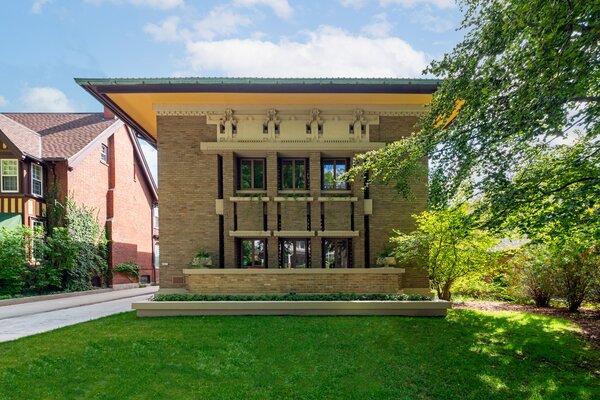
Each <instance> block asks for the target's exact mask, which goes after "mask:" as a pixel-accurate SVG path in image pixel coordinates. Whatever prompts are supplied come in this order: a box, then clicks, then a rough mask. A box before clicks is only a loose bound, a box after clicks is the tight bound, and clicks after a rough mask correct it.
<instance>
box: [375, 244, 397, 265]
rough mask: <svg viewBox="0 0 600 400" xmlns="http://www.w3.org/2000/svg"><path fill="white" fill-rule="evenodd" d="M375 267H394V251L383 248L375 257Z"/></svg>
mask: <svg viewBox="0 0 600 400" xmlns="http://www.w3.org/2000/svg"><path fill="white" fill-rule="evenodd" d="M377 265H379V266H382V267H393V266H395V265H396V257H394V251H393V250H392V249H390V248H385V249H383V250H382V251H381V253H379V257H377Z"/></svg>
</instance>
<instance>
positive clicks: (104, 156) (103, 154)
mask: <svg viewBox="0 0 600 400" xmlns="http://www.w3.org/2000/svg"><path fill="white" fill-rule="evenodd" d="M100 160H102V161H104V162H105V163H107V164H108V146H107V145H105V144H103V145H102V146H100Z"/></svg>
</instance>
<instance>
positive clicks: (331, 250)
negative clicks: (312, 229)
mask: <svg viewBox="0 0 600 400" xmlns="http://www.w3.org/2000/svg"><path fill="white" fill-rule="evenodd" d="M323 258H324V262H325V268H349V267H350V264H351V260H350V239H324V240H323Z"/></svg>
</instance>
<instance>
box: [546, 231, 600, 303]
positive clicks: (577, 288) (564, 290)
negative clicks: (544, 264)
mask: <svg viewBox="0 0 600 400" xmlns="http://www.w3.org/2000/svg"><path fill="white" fill-rule="evenodd" d="M553 248H554V254H555V262H556V266H557V280H558V289H559V294H560V296H561V297H562V298H564V299H565V301H566V302H567V305H568V307H569V310H570V311H577V309H578V308H579V307H580V306H581V303H583V301H584V300H586V299H587V298H588V296H589V295H590V294H591V291H592V288H593V285H594V283H595V282H596V280H597V278H598V277H599V276H598V275H599V272H598V270H599V269H600V244H598V242H596V241H595V240H594V239H593V238H591V237H589V236H586V235H585V234H583V233H580V232H573V233H571V235H569V236H567V237H564V238H561V240H560V241H557V242H555V243H554V244H553Z"/></svg>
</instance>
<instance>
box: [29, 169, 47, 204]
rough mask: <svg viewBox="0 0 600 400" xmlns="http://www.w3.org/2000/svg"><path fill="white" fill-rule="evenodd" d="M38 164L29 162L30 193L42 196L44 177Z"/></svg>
mask: <svg viewBox="0 0 600 400" xmlns="http://www.w3.org/2000/svg"><path fill="white" fill-rule="evenodd" d="M42 172H43V170H42V167H41V166H40V165H37V164H31V194H32V195H34V196H40V197H41V196H42V195H43V194H44V177H43V173H42Z"/></svg>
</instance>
